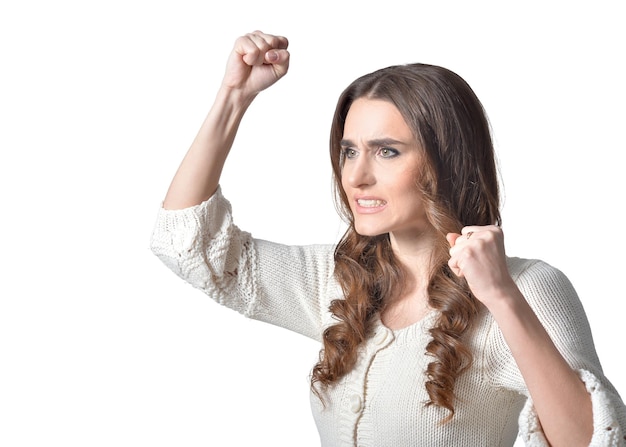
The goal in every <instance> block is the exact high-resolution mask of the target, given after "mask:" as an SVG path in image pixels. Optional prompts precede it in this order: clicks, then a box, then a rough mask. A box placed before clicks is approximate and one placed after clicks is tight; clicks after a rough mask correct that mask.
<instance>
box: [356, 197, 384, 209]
mask: <svg viewBox="0 0 626 447" xmlns="http://www.w3.org/2000/svg"><path fill="white" fill-rule="evenodd" d="M357 203H358V204H359V205H360V206H362V207H364V208H374V207H377V206H383V205H384V204H385V203H387V202H385V201H384V200H377V199H367V200H366V199H359V200H357Z"/></svg>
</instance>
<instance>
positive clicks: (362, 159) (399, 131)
mask: <svg viewBox="0 0 626 447" xmlns="http://www.w3.org/2000/svg"><path fill="white" fill-rule="evenodd" d="M341 147H342V152H343V158H344V164H343V169H342V173H341V183H342V186H343V189H344V191H345V193H346V196H347V197H348V200H349V202H350V209H351V210H352V213H353V215H354V222H355V227H356V231H357V232H358V233H359V234H361V235H365V236H376V235H379V234H384V233H390V235H391V236H392V237H393V238H394V239H398V238H399V237H402V238H404V237H409V238H414V237H415V236H416V235H418V234H422V233H424V231H427V230H428V229H430V228H431V227H430V224H429V223H428V221H427V219H426V213H425V211H424V207H423V203H422V196H421V194H420V192H419V190H418V187H417V185H416V179H417V177H418V173H419V169H420V151H419V145H418V143H417V141H416V140H415V137H414V136H413V133H412V132H411V129H410V128H409V126H408V125H407V124H406V122H405V121H404V118H403V117H402V115H401V114H400V112H399V111H398V109H397V108H396V107H395V106H394V105H393V104H392V103H390V102H388V101H383V100H372V99H365V98H360V99H357V100H355V101H354V102H353V103H352V106H351V107H350V110H349V111H348V115H347V116H346V122H345V126H344V133H343V139H342V141H341Z"/></svg>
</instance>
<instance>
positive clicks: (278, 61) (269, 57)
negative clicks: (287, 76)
mask: <svg viewBox="0 0 626 447" xmlns="http://www.w3.org/2000/svg"><path fill="white" fill-rule="evenodd" d="M265 63H266V64H272V65H288V64H289V51H287V50H269V51H268V52H267V53H265Z"/></svg>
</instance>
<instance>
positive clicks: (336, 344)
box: [311, 64, 501, 421]
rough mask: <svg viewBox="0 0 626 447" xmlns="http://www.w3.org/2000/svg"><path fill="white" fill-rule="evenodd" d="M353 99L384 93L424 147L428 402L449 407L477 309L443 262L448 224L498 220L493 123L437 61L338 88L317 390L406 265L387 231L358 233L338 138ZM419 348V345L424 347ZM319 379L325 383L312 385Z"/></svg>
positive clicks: (467, 358)
mask: <svg viewBox="0 0 626 447" xmlns="http://www.w3.org/2000/svg"><path fill="white" fill-rule="evenodd" d="M358 98H369V99H379V100H385V101H389V102H390V103H392V104H394V105H395V106H396V107H397V109H398V110H399V111H400V113H401V115H402V116H403V118H404V120H405V121H406V123H407V125H408V126H409V127H410V128H411V129H412V131H413V133H414V135H415V138H416V140H417V142H418V143H419V146H420V147H421V150H422V151H423V154H422V157H421V159H422V163H423V166H420V168H421V169H420V175H419V178H417V179H416V183H417V185H418V188H419V189H420V191H421V193H422V195H423V201H424V207H425V209H426V214H427V218H428V220H429V222H430V224H431V225H432V226H433V228H434V229H435V230H436V233H437V235H438V236H437V243H436V246H435V247H434V250H433V258H432V262H431V265H432V266H433V267H432V269H431V273H430V282H429V284H428V289H427V290H428V304H429V306H430V307H431V308H432V309H435V310H436V311H438V318H437V321H436V323H435V324H434V326H433V327H432V328H431V329H430V334H431V336H432V340H431V341H430V342H429V344H428V345H427V348H426V351H427V354H429V355H431V356H432V357H433V360H432V362H430V364H429V365H428V367H427V371H426V376H427V377H426V390H427V392H428V395H429V399H430V400H429V401H428V402H426V405H437V406H440V407H443V408H445V409H447V410H449V414H448V417H447V418H446V419H445V420H446V421H448V420H450V419H451V418H452V417H453V416H454V399H455V394H454V385H455V382H456V380H457V378H458V377H459V376H460V375H461V374H462V373H463V371H465V370H466V369H467V368H468V367H469V366H470V365H471V363H472V353H471V352H470V350H469V348H468V347H467V344H466V340H465V339H464V336H465V334H467V332H468V330H469V329H470V327H471V325H472V322H473V321H474V320H475V318H476V315H477V314H478V312H479V310H480V305H479V303H478V301H477V300H476V298H475V297H474V296H473V295H472V293H471V292H470V290H469V287H468V286H467V283H466V281H465V280H464V279H462V278H458V277H457V276H456V275H454V274H453V273H452V272H451V270H450V269H449V267H448V264H447V262H448V259H449V251H448V250H449V245H448V242H447V241H446V234H447V233H451V232H454V233H459V232H460V230H461V228H463V227H464V226H466V225H490V224H498V225H499V224H501V217H500V211H499V185H498V173H497V167H496V162H495V154H494V149H493V143H492V139H491V132H490V126H489V122H488V120H487V117H486V114H485V111H484V109H483V106H482V104H481V103H480V101H479V100H478V98H477V97H476V95H475V93H474V91H473V90H472V89H471V88H470V86H469V85H468V84H467V83H466V82H465V81H464V80H463V79H462V78H461V77H459V76H458V75H457V74H456V73H454V72H452V71H450V70H448V69H445V68H442V67H438V66H434V65H427V64H406V65H396V66H391V67H387V68H383V69H380V70H377V71H375V72H373V73H370V74H367V75H365V76H362V77H360V78H358V79H356V80H355V81H354V82H353V83H352V84H351V85H350V86H348V87H347V88H346V89H345V90H344V91H343V93H342V94H341V96H340V98H339V101H338V104H337V107H336V110H335V114H334V117H333V122H332V127H331V133H330V157H331V161H332V168H333V180H334V182H333V186H334V190H335V198H336V206H337V208H338V211H339V212H340V214H341V215H342V216H343V218H344V219H345V221H346V222H347V224H348V229H347V231H346V233H345V234H344V236H343V237H342V239H341V240H340V242H339V243H338V245H337V247H336V249H335V277H336V279H337V281H338V283H339V284H340V286H341V287H342V290H343V294H344V298H343V299H340V300H334V301H333V302H332V303H331V305H330V311H331V312H332V314H333V316H334V317H335V319H336V320H337V323H335V324H333V325H332V326H330V327H328V328H327V329H326V330H325V331H324V334H323V347H322V349H321V351H320V358H319V362H318V363H317V364H316V365H315V367H314V368H313V371H312V375H311V387H312V389H313V391H314V392H315V393H316V394H317V395H318V397H320V398H321V399H322V400H323V398H322V395H321V394H320V391H322V390H324V389H326V387H328V386H331V385H333V384H335V383H337V381H338V380H340V379H341V378H342V377H343V376H344V375H345V374H347V373H348V372H349V371H350V370H351V369H352V368H353V367H354V365H355V363H356V359H357V349H358V347H359V345H361V344H362V343H363V342H364V341H365V340H366V339H367V338H368V337H369V335H370V333H371V327H372V324H373V321H374V317H375V316H376V315H377V314H379V313H380V312H381V311H382V310H383V308H384V306H385V304H386V297H391V296H394V293H397V292H398V287H400V286H399V285H401V284H403V279H404V277H405V272H404V271H403V268H402V267H401V265H400V263H399V262H398V261H397V260H396V258H395V257H394V253H393V250H392V248H391V244H390V239H389V235H388V234H382V235H378V236H375V237H370V236H362V235H360V234H358V233H357V232H356V230H355V227H354V216H353V215H352V213H351V211H350V206H349V202H348V198H347V196H346V194H345V192H344V190H343V188H342V186H341V171H342V165H343V160H342V155H341V152H342V151H341V144H340V141H341V139H342V137H343V128H344V123H345V119H346V116H347V114H348V110H349V109H350V106H351V104H352V103H353V102H354V101H355V100H356V99H358ZM420 354H421V353H416V355H420ZM316 385H321V387H319V389H318V387H317V386H316Z"/></svg>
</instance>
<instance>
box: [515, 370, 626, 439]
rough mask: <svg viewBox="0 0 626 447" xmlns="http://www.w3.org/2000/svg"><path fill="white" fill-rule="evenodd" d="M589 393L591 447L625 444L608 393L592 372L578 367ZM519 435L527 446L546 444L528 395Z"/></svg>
mask: <svg viewBox="0 0 626 447" xmlns="http://www.w3.org/2000/svg"><path fill="white" fill-rule="evenodd" d="M577 373H578V375H579V377H580V379H581V380H582V381H583V382H584V383H585V387H586V388H587V392H588V393H589V395H590V396H591V407H592V412H593V436H592V438H591V442H590V444H589V446H590V447H619V446H623V445H624V443H625V437H624V433H623V432H622V428H621V427H620V424H619V418H618V415H617V413H616V411H615V409H614V407H615V406H614V404H613V402H612V400H611V397H610V395H609V393H608V392H607V390H606V388H605V387H604V386H603V385H602V383H601V382H600V381H599V380H598V378H597V377H596V376H595V375H594V374H592V373H591V372H589V371H587V370H584V369H580V370H577ZM519 429H520V433H519V437H520V438H521V439H522V440H523V441H524V445H525V446H527V447H548V446H549V444H548V442H547V440H546V438H545V435H544V433H543V430H542V428H541V423H540V422H539V417H538V416H537V412H536V411H535V407H534V405H533V402H532V399H531V398H530V397H529V398H528V400H527V401H526V404H525V405H524V408H523V409H522V412H521V413H520V417H519Z"/></svg>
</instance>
